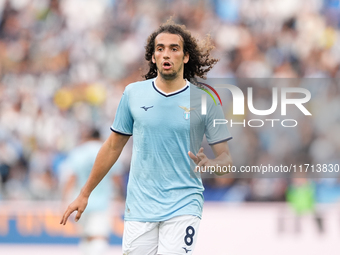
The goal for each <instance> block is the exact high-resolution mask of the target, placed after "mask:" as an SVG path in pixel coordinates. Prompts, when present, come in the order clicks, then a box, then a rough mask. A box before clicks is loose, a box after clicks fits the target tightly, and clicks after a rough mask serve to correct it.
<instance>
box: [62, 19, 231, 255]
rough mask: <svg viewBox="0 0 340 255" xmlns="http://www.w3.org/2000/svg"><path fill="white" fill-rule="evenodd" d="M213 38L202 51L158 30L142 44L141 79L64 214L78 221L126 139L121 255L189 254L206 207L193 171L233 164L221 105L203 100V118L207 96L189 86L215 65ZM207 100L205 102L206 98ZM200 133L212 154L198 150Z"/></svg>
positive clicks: (172, 29)
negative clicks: (144, 67) (129, 148)
mask: <svg viewBox="0 0 340 255" xmlns="http://www.w3.org/2000/svg"><path fill="white" fill-rule="evenodd" d="M212 48H213V47H212V46H211V43H210V40H206V41H205V44H204V45H202V46H199V45H198V43H197V40H196V39H195V38H194V37H193V36H191V33H190V32H189V31H188V30H186V28H185V27H184V26H180V25H177V24H175V23H174V22H173V21H168V22H167V23H165V24H163V25H161V26H160V27H159V29H158V30H157V31H155V32H154V33H152V34H151V35H150V36H149V38H148V41H147V45H146V53H145V58H146V60H147V61H148V62H149V67H150V68H149V71H148V73H147V74H146V75H145V76H144V77H145V78H146V80H145V81H142V82H136V83H132V84H130V85H128V86H127V87H126V88H125V91H124V93H123V96H122V98H121V101H120V104H119V107H118V109H117V114H116V117H115V120H114V122H113V125H112V126H111V130H112V131H113V132H112V134H111V135H110V137H109V138H108V139H107V141H106V142H105V143H104V145H103V146H102V148H101V149H100V151H99V153H98V156H97V159H96V162H95V165H94V167H93V169H92V172H91V174H90V177H89V179H88V181H87V182H86V184H85V186H84V187H83V188H82V191H81V193H80V194H79V196H78V197H77V199H76V200H75V201H74V202H73V203H71V204H70V205H69V207H68V208H67V210H66V211H65V213H64V215H63V217H62V219H61V224H65V223H66V221H67V218H68V217H69V215H70V214H71V213H72V212H73V211H76V210H77V211H78V212H77V215H76V220H78V219H79V218H80V216H81V214H82V212H83V211H84V210H85V207H86V205H87V201H88V197H89V196H90V194H91V192H92V190H93V189H94V188H95V187H96V185H97V184H98V183H99V182H100V180H101V178H103V176H104V175H105V174H106V173H107V172H108V170H109V169H110V167H111V166H112V165H113V164H114V163H115V162H116V160H117V158H118V157H119V154H120V153H121V151H122V149H123V147H124V146H125V144H126V142H127V141H128V139H129V137H130V136H131V135H133V137H134V139H133V153H132V159H131V168H130V176H129V181H128V187H127V199H126V206H125V217H124V220H125V225H124V235H123V254H130V255H135V254H136V255H141V254H143V255H149V254H150V255H156V254H162V255H168V254H169V255H170V254H192V253H193V250H194V247H195V244H196V240H197V233H198V227H199V223H200V218H201V214H202V206H203V191H204V188H203V185H202V180H201V178H200V173H199V172H194V170H195V169H197V168H195V166H196V165H197V166H198V167H201V166H217V165H219V166H229V165H231V164H232V160H231V156H230V153H229V149H228V145H227V141H228V140H229V139H231V137H230V134H229V132H228V130H227V127H226V125H216V127H214V126H213V119H224V114H223V111H222V108H221V106H220V105H214V103H213V101H212V100H208V101H207V114H206V115H201V111H200V109H199V107H198V105H196V104H197V102H200V101H199V100H192V99H198V98H201V95H202V94H205V92H204V91H203V90H201V89H199V88H198V87H197V86H195V85H193V84H191V83H190V82H189V81H188V80H189V79H191V78H195V77H204V75H205V74H206V73H207V72H208V71H209V70H210V69H211V68H212V67H213V65H214V64H215V63H216V62H217V59H213V58H210V50H211V49H212ZM208 99H209V98H208ZM204 134H205V135H206V138H207V141H208V142H209V144H210V145H211V148H212V150H213V152H214V154H215V158H214V159H209V158H207V156H206V155H205V154H204V151H203V148H200V146H201V142H202V139H203V136H204Z"/></svg>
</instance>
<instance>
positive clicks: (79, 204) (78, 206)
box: [60, 193, 88, 225]
mask: <svg viewBox="0 0 340 255" xmlns="http://www.w3.org/2000/svg"><path fill="white" fill-rule="evenodd" d="M87 202H88V197H86V196H84V195H82V194H81V193H80V194H79V196H78V197H77V198H76V199H75V200H74V201H73V202H72V203H71V204H70V205H69V206H68V207H67V209H66V211H65V213H64V215H63V217H62V218H61V221H60V224H62V225H65V224H66V222H67V219H68V217H69V216H70V215H71V213H73V212H74V211H78V212H77V215H76V217H75V221H76V222H77V221H78V220H79V219H80V217H81V215H82V213H83V212H84V211H85V208H86V206H87Z"/></svg>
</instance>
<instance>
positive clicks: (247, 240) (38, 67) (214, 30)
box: [0, 0, 340, 255]
mask: <svg viewBox="0 0 340 255" xmlns="http://www.w3.org/2000/svg"><path fill="white" fill-rule="evenodd" d="M170 16H173V18H174V20H175V21H177V22H178V23H182V24H185V25H186V26H187V27H188V28H189V29H190V30H191V31H192V34H194V35H195V36H198V38H204V36H205V35H206V34H210V35H211V37H212V39H213V41H214V43H215V45H216V49H215V51H214V53H213V55H214V56H215V57H218V58H219V59H220V62H219V63H218V64H217V65H216V66H215V68H214V69H213V70H212V72H211V73H210V74H209V76H208V77H211V78H220V77H231V78H239V77H241V78H269V77H270V78H305V79H307V78H308V79H311V80H313V82H312V83H311V85H310V87H308V86H309V85H308V84H307V85H305V86H307V87H308V88H309V90H310V91H311V93H312V97H313V99H312V101H311V104H310V105H309V107H310V109H311V110H312V112H313V119H312V120H311V119H308V120H306V119H301V121H299V128H297V129H294V131H291V132H290V133H288V134H281V133H278V134H276V136H275V135H273V136H269V135H267V133H266V130H262V129H261V132H260V131H256V132H255V131H254V130H253V129H249V128H244V129H242V131H237V130H235V131H234V130H232V134H233V137H234V139H233V140H231V141H230V143H229V144H230V148H231V153H232V155H233V156H234V161H235V163H236V164H238V165H257V164H260V163H262V162H271V161H270V159H271V158H272V157H277V156H278V155H281V159H282V160H286V161H287V162H289V163H291V162H293V163H310V164H317V163H333V164H339V163H340V160H339V155H340V138H339V137H340V136H339V134H340V83H339V78H340V29H339V28H340V0H285V1H281V0H238V1H237V0H190V1H179V0H158V1H145V0H140V1H137V0H122V1H118V0H60V1H58V0H0V253H1V254H9V253H11V254H13V255H16V254H37V253H39V254H40V253H42V254H45V253H47V252H48V254H50V255H53V254H54V253H55V254H60V253H64V254H78V253H79V251H78V248H77V242H78V236H77V231H76V228H75V224H74V223H72V222H70V224H68V225H67V227H64V228H62V227H60V226H59V219H60V216H61V213H62V211H63V210H64V208H65V204H64V203H63V202H62V201H61V190H62V186H63V181H64V179H63V175H62V174H61V171H60V165H61V164H62V162H63V160H64V159H65V158H66V157H67V155H68V152H69V151H70V150H71V149H72V148H74V147H75V146H76V145H77V144H78V143H79V142H80V140H81V137H82V134H83V132H84V129H86V128H87V127H91V126H95V127H97V128H99V129H100V130H101V133H102V138H103V139H105V138H106V137H107V136H108V135H109V134H110V132H111V131H110V129H109V127H110V125H111V124H112V121H113V119H114V115H115V111H116V108H117V106H118V103H119V100H120V97H121V95H122V92H123V89H124V87H125V86H126V85H127V84H129V83H130V82H134V81H137V80H141V79H142V78H141V75H142V74H143V71H145V68H146V66H145V62H144V58H143V57H144V46H145V43H146V39H147V36H148V35H149V34H150V33H151V32H152V31H153V30H154V29H156V28H157V27H158V26H159V24H160V23H163V22H165V21H166V20H167V19H169V17H170ZM318 81H320V82H318ZM321 81H322V82H321ZM324 81H333V82H324ZM255 89H256V88H255ZM259 89H261V90H262V92H263V94H262V95H268V94H269V95H271V90H270V88H265V87H261V86H259ZM326 113H327V114H326ZM130 155H131V141H129V143H128V145H127V146H126V148H125V149H124V151H123V154H122V156H121V157H122V158H123V161H124V165H125V168H126V169H125V173H124V175H123V178H122V184H123V188H122V189H118V190H116V191H115V194H116V195H115V201H114V202H113V205H112V207H113V209H112V212H113V214H121V213H122V209H121V208H122V204H123V203H124V196H125V185H126V180H127V176H128V171H129V160H130ZM235 159H237V160H235ZM204 182H205V186H206V192H205V199H206V204H205V208H204V214H203V215H204V216H203V219H204V220H203V221H202V224H201V230H200V233H199V241H198V244H197V250H196V252H195V254H198V255H199V254H202V255H203V254H204V255H206V254H215V255H224V254H230V255H236V254H250V253H252V254H263V255H265V254H321V253H324V254H339V252H340V248H339V245H338V240H339V238H340V207H339V205H338V201H339V198H340V183H339V179H338V178H318V179H287V178H275V179H274V178H272V179H264V178H247V179H233V178H209V179H205V180H204ZM112 229H113V230H114V226H113V227H112ZM110 243H111V244H112V249H111V253H110V254H120V244H121V239H120V237H118V236H116V235H115V234H114V233H113V234H112V235H111V239H110Z"/></svg>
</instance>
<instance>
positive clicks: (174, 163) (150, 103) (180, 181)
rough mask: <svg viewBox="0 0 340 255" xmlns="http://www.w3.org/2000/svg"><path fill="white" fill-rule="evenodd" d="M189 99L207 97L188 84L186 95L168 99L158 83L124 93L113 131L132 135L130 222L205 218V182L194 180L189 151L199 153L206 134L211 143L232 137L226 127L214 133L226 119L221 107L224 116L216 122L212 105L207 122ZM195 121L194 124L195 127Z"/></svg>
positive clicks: (217, 113)
mask: <svg viewBox="0 0 340 255" xmlns="http://www.w3.org/2000/svg"><path fill="white" fill-rule="evenodd" d="M191 86H192V87H191ZM190 87H191V88H190ZM190 93H197V98H200V95H201V94H202V93H205V92H203V91H202V90H200V89H198V88H197V87H195V86H194V85H191V84H189V83H187V85H186V87H184V88H183V89H181V90H179V91H176V92H173V93H170V94H165V93H164V92H162V91H161V90H160V89H158V88H157V86H156V84H155V79H152V80H146V81H142V82H136V83H132V84H130V85H128V86H127V87H126V88H125V91H124V93H123V96H122V98H121V101H120V104H119V107H118V110H117V114H116V117H115V120H114V123H113V125H112V126H111V130H112V131H114V132H117V133H120V134H123V135H133V152H132V159H131V167H130V176H129V181H128V188H127V199H126V208H125V220H129V221H146V222H154V221H164V220H167V219H170V218H172V217H175V216H179V215H195V216H198V217H201V214H202V206H203V191H204V188H203V185H202V180H201V178H200V176H198V178H192V174H190V173H192V170H193V169H191V170H190V161H191V159H190V157H189V156H188V151H189V150H191V151H192V152H193V153H195V154H196V153H197V152H198V150H199V148H200V146H201V142H202V139H203V135H204V134H206V136H207V140H208V142H209V143H218V142H222V141H226V140H228V139H230V138H231V137H230V134H229V132H228V130H227V128H226V125H219V126H220V127H216V129H213V127H212V122H211V121H210V120H212V119H214V118H218V119H224V118H225V117H224V114H223V111H222V108H221V106H216V107H219V110H218V111H214V116H213V114H210V115H209V111H210V110H211V109H212V107H211V104H214V103H213V101H212V100H208V103H207V104H208V107H207V109H208V110H207V113H208V114H207V115H206V116H202V115H201V113H200V112H201V109H200V108H198V107H197V106H195V107H192V106H190ZM191 96H193V95H191ZM196 101H197V100H196ZM196 101H195V102H196ZM197 102H198V101H197ZM190 108H191V109H190ZM192 108H195V109H192ZM187 109H190V110H189V111H188V110H187ZM215 109H216V108H215ZM190 115H191V116H190ZM208 116H209V117H208ZM192 117H195V122H194V123H191V121H190V118H192ZM208 118H211V119H210V120H208ZM217 131H219V132H217ZM190 143H191V146H190ZM190 147H191V148H190ZM193 167H194V165H193V164H192V168H193Z"/></svg>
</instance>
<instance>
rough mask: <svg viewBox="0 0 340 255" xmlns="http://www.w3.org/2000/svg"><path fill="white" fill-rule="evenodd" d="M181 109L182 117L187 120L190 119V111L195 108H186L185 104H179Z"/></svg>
mask: <svg viewBox="0 0 340 255" xmlns="http://www.w3.org/2000/svg"><path fill="white" fill-rule="evenodd" d="M179 107H181V108H182V109H183V110H184V113H183V116H184V119H186V120H188V119H190V111H193V110H195V108H187V107H185V106H180V105H179Z"/></svg>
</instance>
